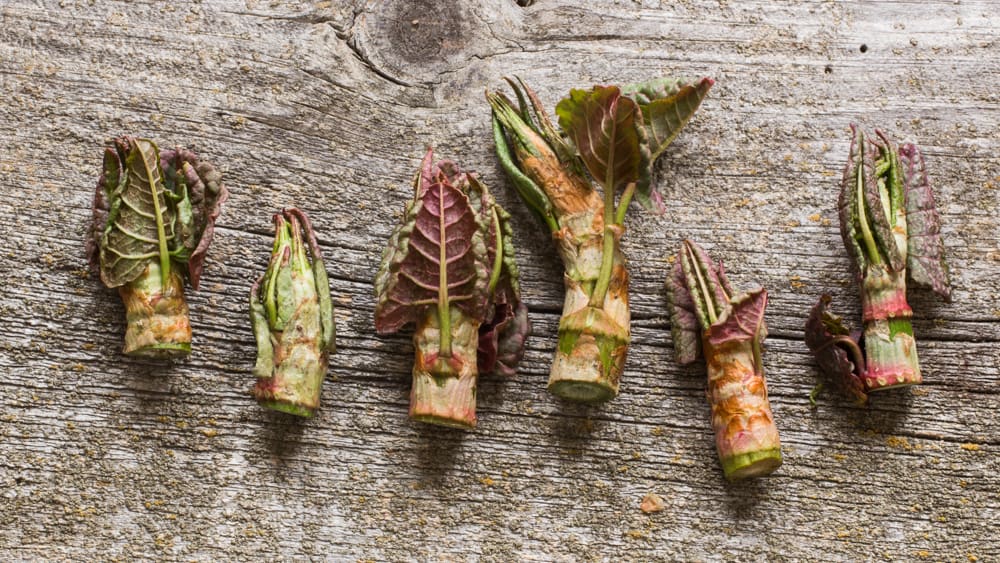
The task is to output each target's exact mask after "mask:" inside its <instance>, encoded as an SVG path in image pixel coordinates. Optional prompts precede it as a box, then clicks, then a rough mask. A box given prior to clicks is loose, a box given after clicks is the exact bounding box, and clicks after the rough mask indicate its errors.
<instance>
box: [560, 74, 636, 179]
mask: <svg viewBox="0 0 1000 563" xmlns="http://www.w3.org/2000/svg"><path fill="white" fill-rule="evenodd" d="M556 114H557V115H558V116H559V126H560V127H562V129H563V131H565V132H566V134H567V135H568V136H569V138H570V139H572V140H573V143H574V144H575V145H576V148H577V151H579V153H580V157H581V158H582V159H583V163H584V165H585V166H586V167H587V170H589V171H590V174H591V175H592V176H593V177H594V179H595V180H597V181H598V182H599V183H600V184H601V185H602V186H604V189H606V190H611V191H619V190H623V189H624V188H625V187H626V186H627V185H628V184H631V183H635V182H638V181H639V176H640V173H641V166H640V161H641V154H640V142H641V140H642V138H641V135H642V136H644V135H643V133H641V131H642V129H641V128H640V127H639V126H640V125H641V119H642V117H641V115H639V112H638V108H637V107H636V104H635V102H633V101H632V100H631V99H630V98H627V97H623V96H622V95H621V91H620V90H619V89H618V87H617V86H595V87H594V88H593V89H592V90H571V91H570V94H569V97H567V98H563V99H562V101H560V102H559V104H558V105H557V106H556Z"/></svg>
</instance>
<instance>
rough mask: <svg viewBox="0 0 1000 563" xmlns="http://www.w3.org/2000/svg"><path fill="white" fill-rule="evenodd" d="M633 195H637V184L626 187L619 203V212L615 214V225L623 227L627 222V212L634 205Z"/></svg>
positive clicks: (633, 183)
mask: <svg viewBox="0 0 1000 563" xmlns="http://www.w3.org/2000/svg"><path fill="white" fill-rule="evenodd" d="M633 194H635V182H632V183H630V184H629V185H628V186H626V187H625V191H624V192H622V197H621V199H620V200H619V201H618V211H617V212H615V224H617V225H621V224H622V223H624V222H625V212H626V211H628V206H629V204H630V203H632V195H633Z"/></svg>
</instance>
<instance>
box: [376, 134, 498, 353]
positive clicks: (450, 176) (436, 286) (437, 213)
mask: <svg viewBox="0 0 1000 563" xmlns="http://www.w3.org/2000/svg"><path fill="white" fill-rule="evenodd" d="M432 161H433V153H432V152H431V151H428V153H427V156H426V157H425V158H424V162H423V165H422V166H421V173H420V174H419V175H418V178H417V185H416V189H415V197H414V200H413V202H412V203H411V204H410V205H409V206H408V208H407V211H406V215H405V217H404V220H403V222H402V223H401V224H400V225H399V226H398V227H397V228H396V230H395V231H394V232H393V235H392V238H391V239H390V241H389V247H388V249H387V250H386V253H385V256H384V257H383V261H382V267H381V269H380V270H379V274H378V276H377V278H376V294H377V297H378V305H377V306H376V309H375V328H376V329H377V330H378V332H379V333H382V334H386V333H392V332H395V331H397V330H399V329H400V328H402V327H403V326H405V325H406V324H408V323H411V322H416V321H418V320H419V319H421V318H422V317H423V316H424V315H425V314H426V312H427V311H428V310H429V309H430V308H436V307H438V305H439V303H441V301H442V299H443V300H446V301H447V303H444V305H448V306H451V305H454V306H455V307H457V308H459V309H461V310H462V311H463V312H465V313H466V314H467V315H469V316H471V317H473V318H476V319H482V318H483V317H484V316H485V313H486V307H487V298H488V295H487V293H488V292H487V284H488V282H489V273H490V271H489V267H490V265H488V264H487V262H486V251H485V244H486V241H485V240H484V236H483V232H482V230H483V229H482V228H481V227H482V224H481V222H480V221H479V220H478V218H477V212H476V210H474V209H473V207H472V205H471V204H470V201H469V197H468V196H467V195H466V194H465V193H463V192H462V190H461V189H459V188H458V187H456V184H457V185H462V186H465V187H468V186H469V182H468V179H467V178H466V177H465V175H464V173H461V172H459V171H458V168H457V167H456V166H455V165H454V164H453V163H451V162H448V161H444V162H441V163H438V164H436V165H433V164H431V162H432Z"/></svg>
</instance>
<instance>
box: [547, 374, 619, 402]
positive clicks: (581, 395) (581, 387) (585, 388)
mask: <svg viewBox="0 0 1000 563" xmlns="http://www.w3.org/2000/svg"><path fill="white" fill-rule="evenodd" d="M549 393H552V394H553V395H555V396H556V397H559V398H562V399H566V400H567V401H575V402H577V403H605V402H607V401H610V400H611V399H614V398H615V397H616V396H617V395H618V386H617V385H611V384H610V382H607V381H575V380H558V381H550V382H549Z"/></svg>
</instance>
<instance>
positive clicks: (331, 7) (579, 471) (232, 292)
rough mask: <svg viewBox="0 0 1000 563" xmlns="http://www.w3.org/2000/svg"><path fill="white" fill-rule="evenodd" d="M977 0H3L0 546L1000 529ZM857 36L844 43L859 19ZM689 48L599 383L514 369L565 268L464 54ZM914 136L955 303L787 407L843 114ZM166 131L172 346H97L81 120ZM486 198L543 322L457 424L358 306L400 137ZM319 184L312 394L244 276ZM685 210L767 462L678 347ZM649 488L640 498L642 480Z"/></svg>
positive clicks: (124, 550) (929, 310) (968, 536)
mask: <svg viewBox="0 0 1000 563" xmlns="http://www.w3.org/2000/svg"><path fill="white" fill-rule="evenodd" d="M998 29H1000V15H998V12H997V11H996V5H995V3H994V2H991V1H989V0H978V1H976V0H968V1H962V2H952V1H944V0H933V1H932V0H927V1H921V2H917V1H910V2H902V1H896V2H890V1H883V2H874V1H867V2H782V3H772V2H767V1H762V0H747V1H740V2H729V1H724V0H719V1H708V0H694V1H689V2H657V1H655V0H646V1H643V2H621V1H611V0H600V1H594V2H571V1H569V0H539V1H538V2H536V3H535V4H534V5H532V6H530V7H527V8H521V7H519V6H518V5H517V4H516V3H514V2H512V1H500V0H497V1H486V0H479V1H477V0H464V1H461V2H443V1H442V2H428V1H423V0H421V1H404V0H398V1H393V0H385V1H374V0H371V1H360V0H357V1H355V2H346V1H345V2H301V3H296V2H281V1H275V2H271V1H256V0H247V1H245V2H242V1H239V2H238V1H223V0H204V1H192V2H189V1H183V0H181V1H175V2H170V3H167V2H155V1H130V2H112V1H109V0H90V1H84V0H63V1H60V2H57V1H55V0H5V1H4V2H3V4H2V6H0V92H2V99H0V237H2V240H3V244H4V247H5V248H4V249H3V252H2V254H0V281H2V287H3V291H2V292H0V318H2V322H3V324H2V329H0V371H2V372H3V373H4V377H3V378H2V379H0V494H2V497H3V499H2V502H0V559H3V560H33V559H75V560H81V559H93V558H98V559H121V560H132V559H135V558H143V559H146V558H149V559H164V560H174V559H176V560H203V561H217V560H234V559H276V558H285V559H298V558H316V559H330V560H355V559H370V560H378V561H383V560H475V559H481V560H488V561H516V560H538V561H548V560H610V561H615V560H653V559H664V560H668V559H678V560H737V559H739V560H763V559H788V560H866V559H875V560H882V559H886V560H914V559H917V560H920V559H927V560H934V561H937V560H942V561H943V560H947V561H971V560H975V559H976V558H978V559H979V560H988V559H993V560H996V559H995V558H997V557H998V554H1000V531H998V528H997V524H996V523H997V522H998V521H1000V498H998V496H1000V476H998V475H1000V455H998V452H1000V437H998V436H1000V417H998V415H997V412H998V411H1000V386H998V377H1000V354H998V353H997V345H998V343H1000V308H998V305H997V301H996V298H997V295H998V294H1000V281H998V273H1000V250H998V248H1000V234H998V233H1000V230H998V229H996V228H995V226H994V224H995V223H994V221H995V216H996V213H997V209H998V196H997V193H998V188H1000V159H998V157H997V143H998V141H1000V133H998V127H997V125H998V122H1000V109H998V102H1000V95H998V91H1000V45H998V39H1000V32H998ZM863 46H864V47H863ZM512 73H516V74H519V75H521V76H523V77H524V78H525V80H526V81H527V82H528V83H529V84H532V85H534V86H535V87H537V89H538V90H539V91H540V94H541V96H542V97H543V99H544V100H545V101H546V103H547V104H549V105H550V106H552V105H554V104H555V102H556V101H557V100H558V99H559V97H560V96H561V95H562V94H563V93H565V92H566V91H567V90H568V89H569V88H570V87H572V86H586V85H589V84H592V83H595V82H604V83H606V82H626V81H634V80H639V79H642V78H646V77H652V76H657V75H660V74H666V73H669V74H679V75H689V76H697V75H703V74H704V75H710V76H714V77H715V78H716V79H717V80H718V84H717V86H716V87H715V89H714V90H713V92H712V94H711V96H710V98H709V99H708V100H707V101H706V103H705V104H704V106H703V107H702V109H701V111H700V112H699V114H698V115H697V116H696V118H695V119H694V121H693V122H692V123H691V124H690V126H689V127H688V128H687V130H686V131H685V132H684V133H683V134H682V135H681V137H680V138H679V140H678V141H677V142H676V143H675V144H674V145H673V147H672V148H671V149H670V151H669V154H668V156H667V158H666V159H665V160H666V162H665V163H664V164H662V165H661V166H660V167H659V170H658V176H657V181H658V182H659V184H660V185H661V186H662V187H663V189H664V191H665V193H666V196H667V199H668V202H669V206H668V212H667V214H666V215H665V216H664V217H652V216H644V215H641V214H640V213H633V214H632V215H631V216H630V218H629V229H630V230H629V233H628V235H627V237H626V243H625V246H626V250H627V251H628V253H629V255H630V257H631V271H632V279H633V288H634V291H633V304H634V316H635V318H634V324H633V338H634V345H633V346H632V350H631V353H630V356H629V360H628V365H627V368H626V373H625V377H624V384H623V386H622V394H621V396H620V398H618V399H617V400H616V401H614V402H612V403H610V404H608V405H606V406H604V407H601V408H584V407H578V406H573V405H567V404H560V403H559V402H557V401H555V400H553V398H552V397H550V396H549V395H547V394H546V392H545V390H544V386H545V379H546V375H547V367H548V362H549V359H550V357H551V352H552V348H553V346H554V343H555V329H556V323H557V319H558V314H559V310H560V308H561V295H562V288H561V268H560V265H559V264H558V260H557V258H556V255H555V252H554V250H553V249H552V247H551V244H550V242H549V241H548V240H547V239H546V236H544V235H543V233H542V229H541V227H540V226H539V225H538V224H537V223H536V222H535V221H534V219H533V218H532V217H531V216H530V214H529V213H528V212H527V211H526V210H525V209H524V208H523V206H521V205H520V204H519V202H517V201H516V199H515V196H514V194H513V191H512V190H511V189H510V187H509V185H508V184H507V183H506V182H505V181H504V179H503V178H502V176H501V175H500V172H499V169H498V167H497V165H496V161H495V158H494V157H493V155H492V143H491V141H490V138H489V135H488V115H489V114H488V108H487V105H486V103H485V102H484V100H483V97H482V93H483V90H484V89H485V88H488V87H490V88H496V87H499V86H500V85H501V84H502V83H501V77H502V76H503V75H506V74H512ZM852 120H858V121H860V122H861V123H863V124H865V125H867V126H874V125H880V126H883V127H885V128H886V129H888V130H890V131H891V132H892V133H894V134H895V136H896V137H897V138H899V139H900V140H903V139H908V140H912V141H915V142H917V143H919V144H920V145H921V146H922V147H924V148H925V150H926V154H927V159H928V161H929V165H930V167H931V173H932V175H933V180H934V181H935V183H936V186H937V190H938V194H939V195H938V197H939V201H940V204H941V207H942V212H943V216H944V221H945V236H946V245H947V247H948V251H949V253H950V256H951V263H952V265H953V269H954V272H955V276H954V277H955V280H954V282H955V286H956V289H955V302H954V303H953V304H951V305H943V304H940V303H938V302H936V301H935V300H934V299H932V298H931V297H930V296H929V295H928V294H926V293H922V292H917V293H916V294H915V296H914V297H913V299H912V304H913V305H914V308H915V311H916V320H915V323H914V324H915V329H916V331H917V334H918V338H919V342H920V353H921V359H922V363H923V367H924V370H925V379H926V384H925V385H923V386H922V387H920V388H917V389H914V390H912V391H910V392H900V393H891V394H886V395H882V396H877V397H876V398H875V399H874V401H873V404H872V406H871V407H870V408H861V409H859V408H852V407H848V406H844V405H843V404H842V402H841V401H840V399H839V398H838V397H836V396H835V395H833V394H826V395H824V396H823V397H822V398H821V399H820V401H819V406H818V407H817V408H815V409H811V408H810V406H809V401H808V394H809V391H810V389H811V388H812V386H813V384H814V382H815V380H816V368H815V366H814V364H813V363H812V361H811V360H810V358H809V356H808V355H807V351H806V348H805V346H804V344H803V343H802V342H801V336H802V325H803V321H804V319H805V315H806V313H807V309H808V307H809V306H810V305H811V304H812V303H813V302H814V301H815V299H816V298H817V297H818V296H819V294H820V293H822V292H824V291H826V292H831V293H833V295H834V297H835V303H836V306H837V308H838V310H840V311H842V312H845V313H848V317H849V318H850V319H851V320H852V322H854V323H857V320H858V318H857V317H858V314H857V309H858V306H857V297H858V295H857V289H856V288H855V287H854V286H853V284H852V283H851V282H850V278H849V275H848V273H847V270H846V268H847V264H848V262H847V257H846V254H845V252H844V250H843V248H842V246H841V242H840V238H839V234H838V232H837V226H836V215H835V212H834V200H835V198H836V195H835V192H836V189H837V188H836V184H837V180H838V178H839V175H840V170H841V166H842V164H843V161H844V158H845V155H846V150H847V141H848V132H847V125H848V123H849V122H851V121H852ZM126 132H128V133H133V134H143V135H148V136H151V137H153V138H156V139H159V140H161V141H162V142H163V143H164V144H175V143H182V144H189V145H191V146H193V147H195V148H196V149H197V150H198V151H199V152H200V153H201V154H203V155H204V156H206V157H207V158H210V159H211V160H212V161H213V162H215V163H216V164H218V165H219V166H221V167H222V168H223V169H224V170H225V172H226V180H227V184H228V185H229V187H230V189H231V191H232V198H231V199H230V201H229V203H228V205H227V207H226V208H225V210H224V213H223V216H222V218H221V227H220V229H219V230H218V231H217V237H216V242H215V244H214V246H213V248H212V250H211V252H210V255H209V260H208V265H207V268H206V270H205V276H204V278H203V289H202V290H201V291H200V292H197V293H191V294H190V302H191V304H192V313H193V319H192V323H193V325H194V328H195V346H196V349H195V352H194V353H193V355H192V356H191V357H190V359H188V360H185V361H182V362H178V363H176V364H174V365H160V364H156V363H153V362H144V361H138V360H131V359H128V358H125V357H122V356H121V355H120V354H119V353H118V351H119V348H120V345H121V340H122V333H123V330H124V325H123V311H122V307H121V304H120V303H119V300H118V298H117V296H116V295H115V294H114V293H113V292H108V291H105V290H103V289H101V288H100V286H99V284H98V282H97V281H96V280H95V279H94V278H93V277H88V276H87V275H86V269H85V265H84V258H83V252H82V245H81V240H82V238H83V232H84V228H85V225H86V223H87V221H88V216H89V203H90V197H91V191H92V186H93V183H94V180H95V177H96V173H97V169H98V166H99V162H100V160H99V154H100V153H99V151H100V147H101V145H102V143H103V141H104V140H105V139H106V138H109V137H111V136H115V135H118V134H121V133H126ZM427 144H433V145H434V146H435V147H436V148H437V149H438V150H439V152H440V154H441V155H442V156H451V157H454V158H457V159H459V160H460V162H462V163H463V164H465V165H466V166H467V167H470V168H475V169H478V170H479V171H480V172H481V173H482V176H483V178H484V179H485V180H486V181H487V182H488V183H489V184H490V185H492V186H493V187H494V191H495V192H496V193H497V196H498V199H499V200H500V201H501V202H502V203H503V204H505V205H506V206H507V208H508V209H510V210H511V211H512V212H513V214H514V216H515V220H516V222H517V225H516V227H515V229H516V236H517V244H518V258H519V259H520V262H521V265H522V268H523V272H524V280H523V286H524V288H525V291H526V298H527V301H528V302H529V303H530V305H531V317H532V320H533V322H534V325H535V336H534V337H533V338H532V339H531V340H530V343H529V345H530V350H529V352H528V354H527V358H526V361H525V363H524V364H523V368H522V370H521V373H520V374H519V375H518V377H517V378H515V379H513V380H509V381H498V380H495V379H491V378H484V379H483V380H482V382H481V391H480V394H479V397H480V401H479V413H480V426H479V428H478V429H477V430H476V431H475V432H470V433H465V432H459V431H450V430H446V429H438V428H432V427H426V426H421V425H418V424H414V423H411V422H409V421H408V419H407V418H406V407H407V393H408V384H409V366H410V361H411V353H412V350H411V347H410V345H409V342H408V340H407V338H406V337H405V336H399V337H393V338H378V337H376V336H375V335H374V334H373V326H372V309H373V299H372V296H371V280H372V277H373V275H374V273H375V269H376V266H377V261H378V258H379V256H380V253H381V249H382V247H383V244H384V243H385V241H386V238H387V236H388V234H389V232H390V229H391V228H392V225H393V223H394V221H395V220H396V218H397V217H398V216H399V213H400V212H401V210H402V207H403V204H404V201H405V200H406V198H407V193H408V187H407V186H408V181H409V178H410V177H411V174H412V173H413V171H414V170H415V167H416V165H417V163H418V160H419V157H420V156H421V154H422V151H423V149H424V146H425V145H427ZM293 204H294V205H298V206H300V207H302V208H304V209H306V210H307V211H308V212H309V213H310V214H311V215H312V217H313V218H314V222H315V224H316V226H317V229H318V231H319V233H320V239H321V243H322V244H323V246H324V252H325V253H327V255H328V263H329V268H330V273H331V276H332V286H333V291H334V294H335V296H336V304H337V306H338V309H337V321H338V345H339V348H340V352H339V354H337V355H336V356H335V357H334V358H333V360H332V365H331V369H330V372H331V378H330V380H329V381H328V382H327V383H326V386H325V388H324V393H323V408H322V411H321V413H320V414H319V416H318V417H316V418H315V419H313V420H308V421H304V422H300V421H298V420H291V419H289V418H287V417H282V416H277V415H273V414H271V413H269V412H265V411H264V410H262V409H260V408H258V407H257V406H256V405H255V404H254V403H253V401H252V400H251V399H250V398H249V396H248V389H249V387H250V385H251V376H250V374H249V370H250V367H251V365H252V362H253V357H254V348H253V340H252V338H251V333H250V327H249V325H248V322H247V319H246V317H247V304H246V296H247V290H248V286H249V284H250V283H251V280H252V278H254V277H255V276H256V275H258V273H259V272H260V271H261V270H262V269H263V268H264V265H265V263H266V258H267V254H268V249H269V244H270V240H271V233H270V223H269V215H270V213H271V212H273V211H274V210H277V209H278V208H280V207H281V206H287V205H293ZM685 236H688V237H694V238H696V239H697V240H699V241H701V242H702V243H703V244H704V245H705V246H706V247H708V248H710V249H711V250H712V251H713V252H714V253H715V254H717V255H718V256H720V257H722V258H724V259H725V262H726V263H727V265H728V266H729V269H730V270H731V271H732V275H731V277H732V278H733V280H734V281H735V282H736V283H737V284H738V285H743V286H749V285H752V284H755V283H759V284H762V285H764V286H766V287H768V288H769V289H770V291H771V300H772V304H771V308H770V311H769V316H768V322H769V326H770V329H771V337H770V340H769V347H768V348H769V349H768V352H767V354H766V359H765V362H766V370H767V374H768V379H769V387H770V393H771V402H772V405H773V408H774V413H775V415H776V417H777V421H778V426H779V428H780V431H781V437H782V441H783V443H784V451H785V456H786V458H785V459H786V461H785V465H784V466H783V467H782V468H781V469H780V470H779V472H778V473H777V474H776V475H775V476H773V477H771V478H769V479H766V480H760V481H757V482H752V483H747V484H739V485H727V484H726V483H725V482H724V481H723V479H722V476H721V472H720V470H719V467H718V465H717V461H716V457H715V451H714V447H713V443H712V438H711V432H710V427H709V424H708V406H707V404H706V402H705V398H704V391H703V387H704V374H703V371H702V369H701V368H700V367H693V368H691V369H681V368H678V367H676V366H675V365H674V363H673V358H672V351H671V349H670V341H669V336H668V335H669V326H668V321H667V315H666V312H665V299H664V293H663V290H662V280H663V278H664V275H665V272H666V268H667V261H666V257H667V256H668V255H669V254H671V253H672V252H673V251H674V249H675V248H676V246H677V244H678V242H679V240H680V238H681V237H685ZM648 492H655V493H658V494H660V495H662V496H663V498H664V499H665V502H666V510H664V511H663V512H660V513H658V514H652V515H646V514H644V513H642V512H641V511H640V510H639V502H640V500H641V498H642V497H643V495H644V494H646V493H648Z"/></svg>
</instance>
